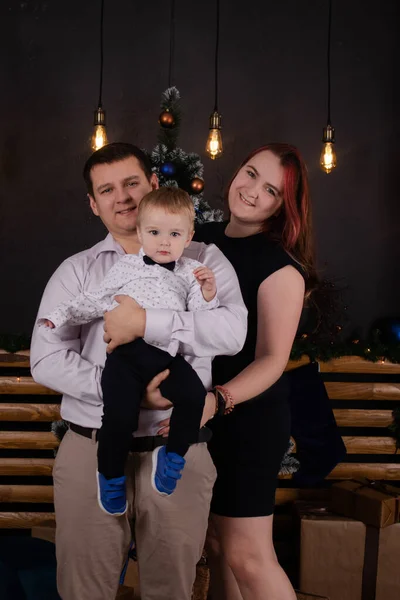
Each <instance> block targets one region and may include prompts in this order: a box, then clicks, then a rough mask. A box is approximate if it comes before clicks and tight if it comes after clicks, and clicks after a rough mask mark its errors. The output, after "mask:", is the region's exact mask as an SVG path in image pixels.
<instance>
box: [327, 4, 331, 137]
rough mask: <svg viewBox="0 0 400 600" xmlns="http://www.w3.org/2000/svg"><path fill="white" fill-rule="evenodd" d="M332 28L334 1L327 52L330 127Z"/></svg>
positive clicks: (329, 121) (329, 18)
mask: <svg viewBox="0 0 400 600" xmlns="http://www.w3.org/2000/svg"><path fill="white" fill-rule="evenodd" d="M331 28H332V0H329V16H328V50H327V72H328V125H330V124H331Z"/></svg>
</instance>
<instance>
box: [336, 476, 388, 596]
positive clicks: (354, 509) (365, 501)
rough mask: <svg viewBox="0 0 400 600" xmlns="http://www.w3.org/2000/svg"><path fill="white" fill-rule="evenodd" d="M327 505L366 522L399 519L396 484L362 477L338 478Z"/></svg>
mask: <svg viewBox="0 0 400 600" xmlns="http://www.w3.org/2000/svg"><path fill="white" fill-rule="evenodd" d="M331 509H332V511H333V512H336V513H339V514H341V515H344V516H346V517H350V518H352V519H356V520H358V521H362V522H363V523H365V524H366V525H372V526H373V527H388V526H389V525H393V524H394V523H398V522H399V521H400V488H396V487H394V486H392V485H385V484H383V483H381V482H379V481H371V480H369V479H364V478H360V479H351V480H349V481H342V482H340V483H336V484H335V485H333V486H332V502H331ZM399 597H400V594H399Z"/></svg>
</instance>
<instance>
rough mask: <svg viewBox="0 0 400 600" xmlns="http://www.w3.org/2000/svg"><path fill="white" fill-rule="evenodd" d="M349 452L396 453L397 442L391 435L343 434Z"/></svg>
mask: <svg viewBox="0 0 400 600" xmlns="http://www.w3.org/2000/svg"><path fill="white" fill-rule="evenodd" d="M343 441H344V443H345V446H346V449H347V453H348V454H394V453H395V451H396V443H395V441H394V439H393V438H390V437H374V436H371V437H368V436H361V435H360V436H346V435H345V436H343Z"/></svg>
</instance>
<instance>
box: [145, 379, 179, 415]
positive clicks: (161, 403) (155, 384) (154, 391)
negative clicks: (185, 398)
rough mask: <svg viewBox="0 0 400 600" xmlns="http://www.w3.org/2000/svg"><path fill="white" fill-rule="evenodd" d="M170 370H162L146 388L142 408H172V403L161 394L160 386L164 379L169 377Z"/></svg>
mask: <svg viewBox="0 0 400 600" xmlns="http://www.w3.org/2000/svg"><path fill="white" fill-rule="evenodd" d="M168 375H169V370H168V369H166V370H165V371H161V373H158V375H156V376H155V377H153V379H152V380H151V381H150V383H149V384H148V386H147V388H146V395H145V396H144V398H143V400H142V404H141V406H142V408H149V409H151V410H167V409H168V408H171V406H172V403H171V402H170V401H169V400H167V399H166V398H164V397H163V396H162V395H161V392H160V390H159V387H160V385H161V382H162V381H164V379H167V377H168Z"/></svg>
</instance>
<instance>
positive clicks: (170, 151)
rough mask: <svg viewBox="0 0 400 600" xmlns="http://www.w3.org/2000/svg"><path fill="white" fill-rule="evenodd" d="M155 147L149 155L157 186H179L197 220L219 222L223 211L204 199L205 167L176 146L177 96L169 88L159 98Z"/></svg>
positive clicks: (178, 117)
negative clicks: (190, 201) (157, 132)
mask: <svg viewBox="0 0 400 600" xmlns="http://www.w3.org/2000/svg"><path fill="white" fill-rule="evenodd" d="M161 110H162V112H161V114H160V117H159V124H160V131H159V134H158V144H157V145H156V146H155V147H154V149H153V150H152V152H151V153H150V154H149V158H150V160H151V163H152V166H153V171H154V173H156V175H157V177H158V179H159V182H160V185H162V186H173V187H180V188H181V189H183V190H185V191H186V192H188V194H189V195H190V197H191V199H192V201H193V204H194V208H195V211H196V221H197V222H198V223H205V222H206V221H222V219H223V212H222V211H221V210H218V209H213V208H211V207H210V205H209V204H208V202H206V201H205V200H204V198H203V189H204V180H203V173H204V167H203V164H202V162H201V159H200V156H199V155H198V154H195V153H194V152H190V153H187V152H185V151H184V150H182V148H179V146H178V145H177V142H178V137H179V129H180V124H181V109H180V94H179V91H178V90H177V88H176V87H169V88H168V89H167V90H165V92H164V93H163V94H162V96H161Z"/></svg>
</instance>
